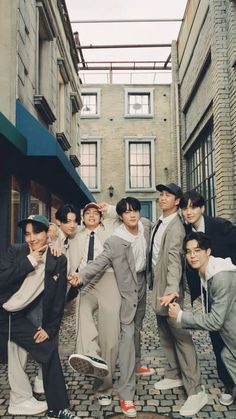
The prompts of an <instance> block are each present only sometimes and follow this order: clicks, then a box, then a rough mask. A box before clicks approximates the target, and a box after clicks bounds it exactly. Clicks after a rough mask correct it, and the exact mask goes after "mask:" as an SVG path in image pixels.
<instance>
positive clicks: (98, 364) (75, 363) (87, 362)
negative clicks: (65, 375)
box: [69, 354, 108, 378]
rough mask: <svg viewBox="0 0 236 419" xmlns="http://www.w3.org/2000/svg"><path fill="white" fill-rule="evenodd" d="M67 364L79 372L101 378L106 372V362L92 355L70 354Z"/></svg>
mask: <svg viewBox="0 0 236 419" xmlns="http://www.w3.org/2000/svg"><path fill="white" fill-rule="evenodd" d="M69 364H70V366H71V368H73V370H75V371H77V372H78V373H79V374H84V375H89V376H91V377H96V378H103V377H106V375H107V374H108V366H107V364H106V362H105V361H103V360H102V359H98V358H94V357H92V356H86V355H80V354H72V355H71V356H70V358H69Z"/></svg>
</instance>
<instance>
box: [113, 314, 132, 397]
mask: <svg viewBox="0 0 236 419" xmlns="http://www.w3.org/2000/svg"><path fill="white" fill-rule="evenodd" d="M119 365H120V379H119V382H118V385H117V391H118V393H119V396H120V399H121V400H134V393H135V386H136V376H135V345H134V321H132V322H131V323H129V324H125V323H121V337H120V345H119Z"/></svg>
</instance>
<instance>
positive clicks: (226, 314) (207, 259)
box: [169, 232, 236, 400]
mask: <svg viewBox="0 0 236 419" xmlns="http://www.w3.org/2000/svg"><path fill="white" fill-rule="evenodd" d="M184 251H185V253H186V259H187V262H188V264H189V265H190V266H191V267H192V268H193V269H196V270H197V271H198V272H199V274H200V280H201V291H202V290H203V289H204V290H205V292H206V294H207V301H208V300H209V302H210V311H208V305H207V307H206V309H205V307H204V305H203V307H202V309H203V313H202V314H193V313H192V312H188V311H182V310H181V308H180V306H179V305H178V304H177V303H173V304H170V305H169V316H171V317H173V318H175V319H177V322H179V323H181V325H182V327H184V328H188V329H201V330H208V331H213V330H217V331H218V332H219V333H220V335H221V338H222V341H223V343H224V346H223V348H222V351H221V358H222V361H223V363H224V365H225V367H226V369H227V371H228V373H229V374H230V376H231V378H232V381H233V383H234V389H233V391H232V398H233V400H234V397H235V394H234V390H235V385H236V331H235V317H236V266H235V265H233V264H232V262H231V259H230V258H226V259H222V258H216V257H214V256H211V242H210V239H209V238H208V236H207V235H205V234H204V233H201V232H196V233H195V232H192V233H190V234H189V235H188V236H187V237H186V238H185V240H184Z"/></svg>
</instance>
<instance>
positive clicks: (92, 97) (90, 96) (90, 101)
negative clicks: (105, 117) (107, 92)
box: [81, 89, 100, 118]
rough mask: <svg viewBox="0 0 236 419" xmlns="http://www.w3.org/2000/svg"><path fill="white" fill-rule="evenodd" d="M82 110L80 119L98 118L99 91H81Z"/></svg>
mask: <svg viewBox="0 0 236 419" xmlns="http://www.w3.org/2000/svg"><path fill="white" fill-rule="evenodd" d="M82 101H83V108H82V110H81V117H83V118H94V117H95V118H96V117H99V116H100V90H99V89H96V90H95V91H94V90H91V89H86V90H84V89H83V91H82Z"/></svg>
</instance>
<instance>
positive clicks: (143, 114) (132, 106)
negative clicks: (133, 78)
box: [125, 88, 153, 118]
mask: <svg viewBox="0 0 236 419" xmlns="http://www.w3.org/2000/svg"><path fill="white" fill-rule="evenodd" d="M125 117H130V118H133V117H134V118H152V117H153V89H142V90H140V89H136V88H133V89H125Z"/></svg>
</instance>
